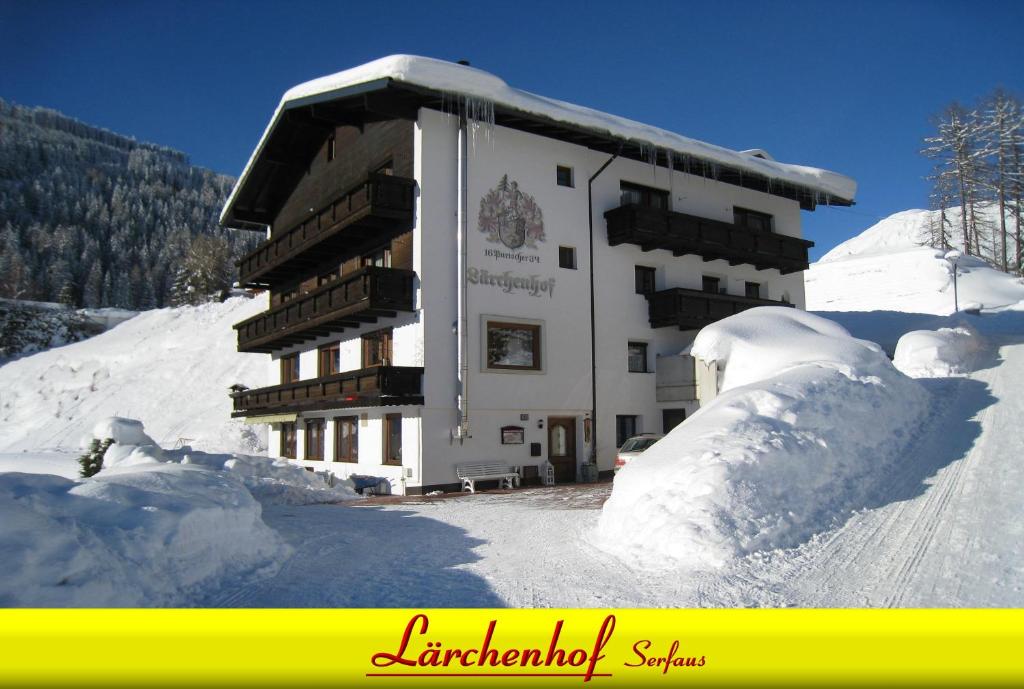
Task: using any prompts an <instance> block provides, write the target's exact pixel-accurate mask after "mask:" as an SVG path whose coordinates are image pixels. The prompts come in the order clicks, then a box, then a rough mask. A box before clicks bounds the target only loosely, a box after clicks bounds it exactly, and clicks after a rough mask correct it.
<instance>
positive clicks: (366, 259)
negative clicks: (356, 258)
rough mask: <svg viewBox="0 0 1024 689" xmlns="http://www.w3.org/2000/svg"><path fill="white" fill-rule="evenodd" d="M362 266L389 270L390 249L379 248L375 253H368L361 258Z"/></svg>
mask: <svg viewBox="0 0 1024 689" xmlns="http://www.w3.org/2000/svg"><path fill="white" fill-rule="evenodd" d="M363 265H364V266H377V267H379V268H390V267H391V249H389V248H387V247H381V248H380V249H377V250H376V251H373V252H370V253H368V254H366V255H364V256H363Z"/></svg>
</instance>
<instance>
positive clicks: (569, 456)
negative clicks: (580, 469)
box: [548, 416, 576, 483]
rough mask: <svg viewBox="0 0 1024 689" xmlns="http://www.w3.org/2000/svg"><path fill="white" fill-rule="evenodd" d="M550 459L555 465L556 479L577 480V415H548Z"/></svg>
mask: <svg viewBox="0 0 1024 689" xmlns="http://www.w3.org/2000/svg"><path fill="white" fill-rule="evenodd" d="M548 461H549V462H551V464H552V466H554V467H555V481H557V482H559V483H572V482H573V481H575V480H576V417H574V416H549V417H548Z"/></svg>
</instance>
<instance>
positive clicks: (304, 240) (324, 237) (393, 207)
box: [238, 175, 416, 287]
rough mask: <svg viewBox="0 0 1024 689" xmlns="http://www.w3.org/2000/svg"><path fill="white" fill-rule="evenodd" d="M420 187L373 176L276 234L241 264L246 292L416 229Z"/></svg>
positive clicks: (403, 179)
mask: <svg viewBox="0 0 1024 689" xmlns="http://www.w3.org/2000/svg"><path fill="white" fill-rule="evenodd" d="M415 186H416V182H415V181H414V180H411V179H407V178H405V177H393V176H391V175H370V176H369V177H367V178H366V180H364V181H363V182H361V183H360V184H359V185H357V186H356V187H355V188H354V189H350V190H349V191H348V192H346V193H344V194H342V195H341V196H340V197H338V198H337V199H335V200H334V201H333V202H332V203H330V204H328V205H327V206H325V207H324V208H320V209H318V210H316V211H315V212H312V213H311V214H310V217H309V219H308V220H306V221H305V222H303V223H301V224H299V225H296V226H295V227H293V228H291V229H288V230H283V231H275V232H274V236H273V237H271V238H270V239H268V240H267V241H265V242H263V243H262V244H260V245H259V246H258V247H256V249H255V250H254V251H252V252H251V253H249V254H248V255H246V256H244V257H243V258H242V259H241V260H240V261H239V262H238V276H239V282H240V284H242V285H243V286H246V287H260V286H267V285H273V284H275V283H277V282H279V281H281V280H282V279H287V278H290V277H294V275H295V274H296V273H297V272H301V271H302V270H304V269H307V268H311V267H313V266H315V265H317V264H319V263H321V262H322V261H323V260H324V258H325V256H330V255H333V254H341V253H343V252H345V251H346V250H351V249H354V248H356V247H358V246H360V245H361V244H364V243H365V242H366V241H367V240H369V239H371V238H379V239H382V240H386V239H388V238H390V237H392V236H394V235H397V234H399V233H401V232H405V231H406V230H409V229H410V228H412V225H413V209H414V188H415Z"/></svg>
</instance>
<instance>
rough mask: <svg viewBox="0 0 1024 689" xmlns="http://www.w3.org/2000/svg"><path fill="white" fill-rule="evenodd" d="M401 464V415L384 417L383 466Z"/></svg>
mask: <svg viewBox="0 0 1024 689" xmlns="http://www.w3.org/2000/svg"><path fill="white" fill-rule="evenodd" d="M401 463H402V415H401V414H388V415H387V416H385V417H384V464H399V465H400V464H401Z"/></svg>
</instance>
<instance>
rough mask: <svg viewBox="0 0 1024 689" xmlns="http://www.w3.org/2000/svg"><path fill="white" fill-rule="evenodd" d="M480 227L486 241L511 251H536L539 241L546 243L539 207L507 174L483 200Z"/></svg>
mask: <svg viewBox="0 0 1024 689" xmlns="http://www.w3.org/2000/svg"><path fill="white" fill-rule="evenodd" d="M478 224H479V228H478V229H479V230H480V232H482V233H484V234H486V235H487V241H489V242H494V243H495V244H497V243H501V244H504V245H505V246H506V247H508V248H509V249H511V250H512V251H516V250H518V249H520V248H522V247H526V248H528V249H536V248H537V242H543V241H544V240H545V236H544V213H543V212H542V211H541V209H540V206H538V205H537V202H536V201H534V199H533V197H532V196H530V195H529V194H527V193H526V192H524V191H523V190H521V189H520V188H519V183H518V182H516V181H515V180H509V178H508V175H507V174H506V175H502V177H501V179H500V180H498V184H497V186H496V187H494V188H493V189H491V190H490V191H488V192H487V193H486V194H484V196H483V198H481V199H480V215H479V218H478Z"/></svg>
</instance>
